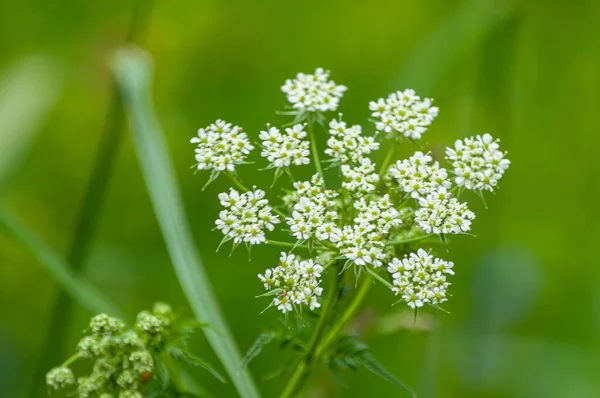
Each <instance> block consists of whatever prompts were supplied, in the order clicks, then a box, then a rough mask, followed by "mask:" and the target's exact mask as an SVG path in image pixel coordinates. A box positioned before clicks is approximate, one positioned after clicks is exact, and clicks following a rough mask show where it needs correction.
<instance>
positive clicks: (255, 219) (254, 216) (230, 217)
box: [215, 187, 280, 245]
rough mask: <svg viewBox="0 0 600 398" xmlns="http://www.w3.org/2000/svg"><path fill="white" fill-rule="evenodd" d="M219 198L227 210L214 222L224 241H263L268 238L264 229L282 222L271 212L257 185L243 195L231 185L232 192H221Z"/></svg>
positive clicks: (235, 242) (254, 243)
mask: <svg viewBox="0 0 600 398" xmlns="http://www.w3.org/2000/svg"><path fill="white" fill-rule="evenodd" d="M219 200H220V201H221V204H222V205H223V206H224V207H225V208H226V209H225V210H222V211H221V212H220V213H219V219H218V220H217V221H215V223H216V225H217V228H218V229H220V230H221V231H222V232H223V234H224V235H225V240H230V239H233V242H234V244H236V245H237V244H239V243H241V242H245V243H249V244H251V245H256V244H260V243H263V242H264V241H265V240H266V238H265V231H264V230H265V229H268V230H269V231H272V230H273V229H274V225H273V224H278V223H279V222H280V221H279V218H277V216H274V215H273V214H272V213H271V207H270V206H269V205H268V204H269V201H268V200H267V199H265V192H264V191H262V190H260V189H256V187H255V188H254V189H253V190H252V191H249V192H245V193H243V194H241V195H240V194H239V192H238V191H236V190H235V189H233V188H231V189H230V190H229V194H227V193H221V194H219Z"/></svg>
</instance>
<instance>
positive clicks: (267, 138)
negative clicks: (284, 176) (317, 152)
mask: <svg viewBox="0 0 600 398" xmlns="http://www.w3.org/2000/svg"><path fill="white" fill-rule="evenodd" d="M258 137H259V138H260V139H261V140H262V148H263V150H262V152H261V153H260V155H261V156H262V157H265V158H267V159H268V160H269V162H270V163H271V165H272V166H273V167H276V168H280V167H289V166H291V165H294V166H302V165H306V164H309V163H310V158H309V156H310V151H309V145H310V144H309V142H308V141H303V140H302V139H303V138H305V137H306V132H305V131H304V125H303V124H296V125H294V126H293V127H292V128H287V129H285V134H281V131H280V130H279V129H278V128H276V127H270V128H269V129H268V130H267V131H261V132H260V135H259V136H258Z"/></svg>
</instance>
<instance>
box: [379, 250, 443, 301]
mask: <svg viewBox="0 0 600 398" xmlns="http://www.w3.org/2000/svg"><path fill="white" fill-rule="evenodd" d="M453 266H454V264H453V263H452V262H450V261H444V260H441V259H439V258H433V256H432V255H431V254H429V253H427V252H426V251H425V250H423V249H419V251H418V252H417V253H411V254H410V255H406V256H405V257H404V259H402V260H399V259H397V258H394V259H393V260H392V261H391V262H390V263H389V264H388V272H389V273H390V274H392V278H393V279H394V282H393V285H394V287H393V288H392V291H393V292H394V293H396V295H400V296H401V297H402V300H403V301H405V302H406V303H407V304H408V306H409V307H411V308H418V307H422V306H423V305H425V304H430V305H438V304H440V303H443V302H444V301H446V300H447V298H446V291H447V289H448V286H449V285H450V283H449V282H447V281H446V276H447V275H454V271H452V267H453Z"/></svg>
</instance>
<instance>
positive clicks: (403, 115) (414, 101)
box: [369, 89, 439, 139]
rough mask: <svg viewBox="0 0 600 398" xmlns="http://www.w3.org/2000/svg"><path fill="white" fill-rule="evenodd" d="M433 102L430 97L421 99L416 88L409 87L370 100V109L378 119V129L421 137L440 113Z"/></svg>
mask: <svg viewBox="0 0 600 398" xmlns="http://www.w3.org/2000/svg"><path fill="white" fill-rule="evenodd" d="M432 102H433V100H432V99H430V98H425V99H423V100H421V98H420V97H419V96H418V95H416V93H415V91H414V90H410V89H407V90H404V91H397V92H395V93H392V94H390V95H389V96H388V97H387V98H386V99H383V98H380V99H378V100H377V101H372V102H370V103H369V109H370V110H371V111H373V113H372V114H371V115H372V116H373V117H376V118H377V119H378V120H377V122H376V123H375V127H376V128H377V130H378V131H385V132H386V133H388V134H391V133H398V134H401V135H403V136H405V137H407V138H410V139H420V138H421V135H422V134H423V133H424V132H425V131H427V126H429V125H430V124H431V122H432V121H433V119H434V118H435V117H436V116H437V114H438V110H439V109H438V108H437V107H435V106H432V105H431V104H432Z"/></svg>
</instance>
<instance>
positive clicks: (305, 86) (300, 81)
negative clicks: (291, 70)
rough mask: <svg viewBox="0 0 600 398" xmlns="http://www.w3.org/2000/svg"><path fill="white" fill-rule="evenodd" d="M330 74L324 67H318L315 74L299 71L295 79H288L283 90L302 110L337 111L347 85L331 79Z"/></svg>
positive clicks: (295, 106)
mask: <svg viewBox="0 0 600 398" xmlns="http://www.w3.org/2000/svg"><path fill="white" fill-rule="evenodd" d="M329 74H330V72H329V71H325V70H324V69H323V68H317V70H316V71H315V73H314V74H305V73H298V74H297V75H296V78H295V79H288V80H286V82H285V84H284V85H283V86H282V87H281V91H283V92H284V93H286V94H287V99H288V101H289V102H290V103H291V104H292V105H293V106H294V108H296V109H299V110H301V111H308V112H325V111H335V110H336V109H337V107H338V105H339V102H340V98H342V96H343V94H344V92H345V91H346V90H347V87H346V86H341V85H336V84H335V82H334V81H333V80H329Z"/></svg>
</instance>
